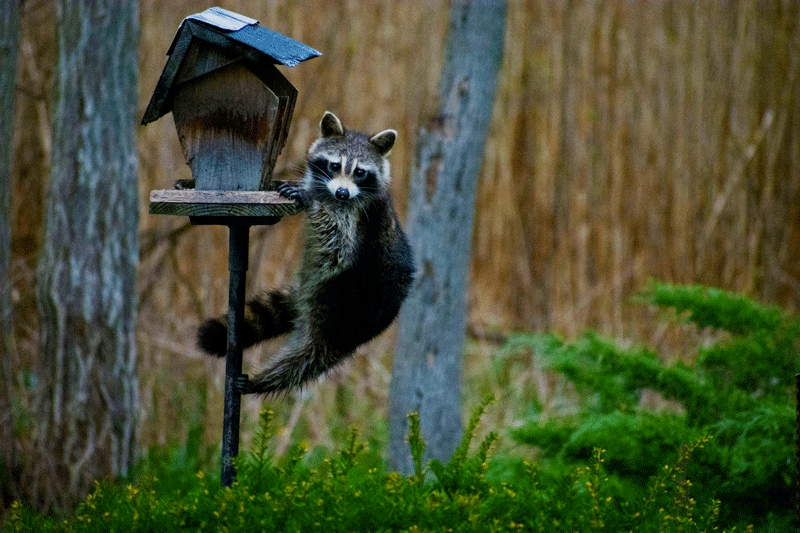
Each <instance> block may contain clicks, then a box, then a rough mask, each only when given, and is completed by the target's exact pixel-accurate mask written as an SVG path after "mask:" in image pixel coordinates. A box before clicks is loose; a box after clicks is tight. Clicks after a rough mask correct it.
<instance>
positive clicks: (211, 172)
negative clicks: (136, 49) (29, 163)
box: [142, 8, 320, 225]
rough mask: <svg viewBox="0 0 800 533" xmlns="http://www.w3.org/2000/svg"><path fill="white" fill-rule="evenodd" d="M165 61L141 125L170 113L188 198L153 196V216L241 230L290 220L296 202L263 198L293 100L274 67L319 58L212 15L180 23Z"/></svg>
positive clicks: (245, 21) (234, 19) (249, 23)
mask: <svg viewBox="0 0 800 533" xmlns="http://www.w3.org/2000/svg"><path fill="white" fill-rule="evenodd" d="M167 55H168V56H169V58H168V60H167V64H166V65H165V67H164V71H163V72H162V74H161V78H160V79H159V80H158V84H157V86H156V88H155V91H154V92H153V96H152V98H151V99H150V104H149V105H148V106H147V110H146V111H145V114H144V117H143V119H142V124H148V123H149V122H152V121H154V120H156V119H158V118H160V117H162V116H163V115H165V114H167V113H169V112H170V111H172V116H173V119H174V121H175V129H176V131H177V133H178V139H179V141H180V143H181V149H182V150H183V155H184V157H185V159H186V163H187V164H188V165H189V168H190V169H191V172H192V178H193V180H194V190H193V191H192V190H176V189H172V190H164V191H153V192H152V193H151V195H150V213H153V214H172V215H188V216H190V217H192V222H193V223H226V224H227V223H235V224H238V225H242V224H248V223H268V222H272V221H274V217H280V216H284V215H291V214H294V213H295V212H296V211H297V209H296V207H295V205H294V202H292V201H290V200H286V199H285V198H281V197H280V196H279V195H278V194H277V193H275V192H271V191H268V189H269V185H270V180H271V178H272V170H273V168H274V165H275V160H276V158H277V157H278V154H279V153H280V151H281V149H282V148H283V146H284V145H285V143H286V137H287V134H288V130H289V124H290V122H291V119H292V111H293V110H294V104H295V100H296V98H297V90H296V89H295V88H294V87H293V86H292V85H291V84H290V83H289V81H288V80H287V79H286V78H285V77H284V76H283V75H282V74H281V73H280V71H279V70H278V69H277V68H276V67H275V64H276V63H277V64H281V65H285V66H288V67H293V66H295V65H297V64H299V63H300V62H302V61H305V60H307V59H311V58H313V57H317V56H319V55H320V53H319V52H318V51H316V50H314V49H313V48H311V47H309V46H306V45H305V44H303V43H301V42H298V41H295V40H294V39H291V38H289V37H286V36H285V35H281V34H280V33H277V32H274V31H272V30H270V29H268V28H265V27H263V26H260V25H259V24H258V21H256V20H254V19H251V18H249V17H245V16H242V15H239V14H237V13H233V12H231V11H228V10H225V9H221V8H211V9H208V10H206V11H204V12H202V13H198V14H196V15H191V16H189V17H187V18H186V19H185V20H184V21H183V23H182V24H181V26H180V28H179V29H178V33H177V35H176V36H175V39H174V40H173V41H172V45H171V46H170V48H169V51H168V52H167ZM237 193H238V194H237ZM253 193H255V194H253ZM265 193H266V194H265ZM195 217H196V218H195ZM208 217H232V218H233V219H232V220H228V221H225V220H219V219H218V218H211V219H210V218H208ZM242 217H244V218H242Z"/></svg>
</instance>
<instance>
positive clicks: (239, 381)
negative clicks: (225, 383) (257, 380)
mask: <svg viewBox="0 0 800 533" xmlns="http://www.w3.org/2000/svg"><path fill="white" fill-rule="evenodd" d="M231 387H233V390H234V391H235V392H238V393H239V394H250V393H251V392H253V383H252V382H251V381H250V378H249V377H247V374H240V375H238V376H236V377H234V378H233V381H232V382H231Z"/></svg>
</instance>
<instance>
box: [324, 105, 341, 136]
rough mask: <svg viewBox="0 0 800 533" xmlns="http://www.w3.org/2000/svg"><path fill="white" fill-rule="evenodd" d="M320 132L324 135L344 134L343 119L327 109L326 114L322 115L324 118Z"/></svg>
mask: <svg viewBox="0 0 800 533" xmlns="http://www.w3.org/2000/svg"><path fill="white" fill-rule="evenodd" d="M319 134H320V135H321V136H322V137H334V136H342V135H344V127H343V126H342V121H341V120H339V118H338V117H337V116H336V115H334V114H333V113H331V112H330V111H325V114H324V115H322V120H321V121H320V122H319Z"/></svg>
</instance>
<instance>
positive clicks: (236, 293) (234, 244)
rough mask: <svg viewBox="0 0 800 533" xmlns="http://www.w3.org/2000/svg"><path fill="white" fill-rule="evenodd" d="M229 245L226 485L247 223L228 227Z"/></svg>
mask: <svg viewBox="0 0 800 533" xmlns="http://www.w3.org/2000/svg"><path fill="white" fill-rule="evenodd" d="M228 232H229V236H230V241H229V242H230V244H229V249H228V270H229V271H230V288H229V292H228V352H227V355H226V358H225V359H226V364H225V411H224V414H223V419H222V475H221V480H222V486H223V487H230V486H231V485H232V484H233V481H234V480H235V479H236V467H235V466H234V464H233V459H234V458H235V457H236V456H237V455H238V454H239V411H240V408H241V404H242V397H241V395H240V394H239V393H238V392H236V391H235V390H234V389H233V380H234V378H236V377H237V376H239V375H241V373H242V345H241V338H242V324H243V322H244V298H245V294H244V293H245V291H244V289H245V280H246V278H247V252H248V241H249V239H250V226H234V225H230V226H228Z"/></svg>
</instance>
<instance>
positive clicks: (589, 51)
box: [11, 0, 800, 454]
mask: <svg viewBox="0 0 800 533" xmlns="http://www.w3.org/2000/svg"><path fill="white" fill-rule="evenodd" d="M211 5H214V4H209V3H207V2H198V1H189V0H173V1H167V2H164V1H157V0H142V2H141V8H140V9H141V11H140V12H141V49H140V54H139V62H140V85H139V90H140V98H139V114H138V116H137V117H136V120H137V122H138V121H140V120H141V115H142V114H143V112H144V109H145V107H146V105H147V103H148V101H149V99H150V96H151V94H152V92H153V89H154V88H155V85H156V82H157V80H158V77H159V75H160V74H161V70H162V68H163V66H164V63H165V61H166V55H165V54H166V51H167V50H168V48H169V45H170V43H171V42H172V39H173V36H174V35H175V33H176V31H177V29H178V26H179V24H180V22H181V20H182V19H183V18H184V17H185V16H187V15H190V14H192V13H197V12H200V11H203V10H204V9H206V8H208V7H210V6H211ZM217 5H220V6H221V7H224V8H227V9H230V10H233V11H236V12H238V13H241V14H244V15H247V16H250V17H253V18H256V19H258V20H259V21H260V23H261V24H262V25H263V26H267V27H269V28H271V29H274V30H276V31H278V32H281V33H283V34H286V35H288V36H290V37H292V38H294V39H297V40H299V41H302V42H304V43H306V44H308V45H310V46H312V47H314V48H316V49H317V50H319V51H321V52H322V53H323V56H322V57H321V58H317V59H314V60H311V61H308V62H306V63H303V64H301V65H299V66H298V67H295V68H294V69H288V68H283V69H282V72H283V73H284V75H285V76H287V78H289V80H290V81H291V82H292V83H293V84H294V86H295V87H296V88H297V89H298V91H299V96H298V101H297V106H296V108H295V111H294V119H293V123H292V125H291V128H290V131H289V140H288V143H287V146H286V147H285V148H284V150H283V153H282V154H281V156H280V157H279V159H278V163H277V167H276V171H277V172H278V173H282V176H281V177H283V178H287V177H291V176H292V175H293V174H296V173H297V172H298V171H299V170H300V169H301V168H302V163H303V159H304V153H305V150H306V149H307V147H308V145H309V144H310V143H311V141H312V140H313V139H314V138H315V136H316V132H317V124H318V121H319V119H320V117H321V116H322V113H323V112H324V111H325V110H331V111H333V112H335V113H336V114H337V115H338V116H339V117H340V118H341V119H342V120H343V122H344V123H345V125H346V126H348V127H351V128H353V129H362V130H368V131H379V130H382V129H385V128H395V129H397V130H398V132H399V140H398V143H397V144H396V146H395V148H394V150H393V152H392V156H391V162H392V169H393V185H394V192H395V201H396V203H397V207H398V209H399V211H400V213H401V219H402V218H403V215H404V213H405V210H406V198H407V190H408V185H409V179H410V176H411V175H412V172H413V168H414V164H415V161H414V160H415V144H416V140H417V136H418V133H419V131H420V129H421V128H424V127H425V126H426V124H427V123H428V122H429V121H430V120H431V119H432V117H433V115H434V114H435V112H436V110H437V109H438V107H437V95H438V87H437V85H438V81H439V77H440V72H441V64H442V52H443V48H444V42H445V37H446V36H445V33H446V29H447V21H448V3H447V2H443V1H433V0H430V1H424V2H385V1H376V0H361V1H343V0H342V1H331V2H325V3H319V2H313V3H312V2H303V1H262V2H255V1H222V0H220V1H218V2H217ZM21 16H22V20H21V24H22V27H21V32H20V49H21V51H20V53H21V55H20V59H19V63H18V80H19V86H20V89H19V93H18V97H17V128H16V131H15V135H14V139H13V142H14V164H15V167H14V174H13V184H12V187H13V188H12V191H13V192H12V198H11V202H12V238H13V243H12V245H13V250H12V253H13V256H12V276H13V283H14V295H13V296H14V302H15V313H16V316H17V318H18V324H17V332H16V334H17V345H18V352H17V354H16V357H17V358H18V360H16V361H15V365H16V367H17V368H19V369H21V370H20V372H24V371H25V370H24V369H26V368H30V367H31V365H32V362H33V361H34V360H35V359H36V358H37V351H38V349H39V348H38V328H37V316H36V306H35V300H34V287H33V284H34V273H35V267H36V258H37V251H38V250H39V247H40V245H41V239H42V228H43V221H42V213H43V207H44V195H45V191H46V180H47V176H48V174H49V154H50V142H51V122H50V121H51V111H52V109H51V108H52V102H53V94H52V89H53V85H52V80H53V72H54V66H55V60H56V49H55V48H56V43H55V40H54V35H55V33H54V22H53V21H54V17H55V6H54V2H52V1H50V0H28V1H25V2H23V3H22V11H21ZM798 66H800V4H798V3H797V2H794V1H792V0H786V1H772V2H770V1H756V0H741V1H732V2H719V1H701V2H692V3H685V2H670V1H653V2H628V1H606V2H594V1H572V2H570V1H558V2H551V1H549V0H510V1H509V10H508V21H507V33H506V42H505V58H504V63H503V66H502V70H501V73H500V81H499V86H498V92H497V99H496V102H495V106H494V119H493V122H492V126H491V130H490V132H489V138H488V142H487V147H486V154H485V160H484V165H483V169H482V171H481V176H480V184H479V191H478V201H477V205H476V223H475V227H474V228H471V229H470V228H465V231H472V235H473V238H472V240H473V250H472V263H471V266H470V285H469V295H468V302H469V314H468V331H469V336H468V338H469V341H468V344H467V346H466V347H465V350H466V359H465V373H464V379H465V384H464V395H465V398H464V401H465V404H466V405H467V406H471V405H474V404H475V403H477V402H478V400H479V398H480V397H481V396H482V395H483V394H485V393H486V392H494V393H495V394H496V395H497V396H498V398H499V402H498V404H499V405H498V407H497V408H496V409H492V410H491V412H490V414H489V418H491V417H494V418H495V419H496V420H494V422H495V423H497V424H504V425H509V424H510V425H513V424H515V422H516V421H517V420H518V419H519V417H520V416H522V413H523V412H524V410H525V408H526V407H525V401H523V400H524V399H525V398H530V397H531V396H534V397H537V399H538V401H540V402H541V403H547V400H548V398H547V396H548V395H550V396H552V395H557V394H558V393H559V392H558V391H557V390H556V389H554V388H553V386H552V385H553V383H552V379H553V378H552V377H551V376H547V375H542V374H540V373H537V371H536V369H535V368H531V367H530V366H527V365H524V364H523V365H517V366H514V367H513V368H499V367H498V366H497V365H496V364H493V363H494V361H495V360H494V358H493V357H492V353H493V352H494V350H495V349H496V348H497V346H499V344H501V343H502V341H503V339H504V337H505V336H506V335H507V334H508V333H510V332H513V331H520V330H526V331H528V330H535V331H553V332H556V333H558V334H560V335H562V336H564V337H567V338H569V337H571V336H574V335H576V334H578V333H580V332H581V331H583V330H585V329H587V328H592V329H595V330H598V331H599V332H601V333H603V334H607V335H612V336H615V337H618V338H621V339H631V340H635V341H636V342H647V343H649V344H650V345H653V346H656V347H658V346H669V347H670V348H671V349H670V350H669V352H668V353H670V354H672V355H671V357H675V358H680V357H681V345H682V343H683V342H685V338H684V337H683V336H681V335H675V334H674V333H672V332H671V331H667V329H666V328H665V327H661V326H660V325H659V322H658V321H657V320H654V318H655V315H654V311H651V310H648V309H646V308H642V307H641V306H636V305H634V304H633V303H632V301H631V300H632V297H633V296H635V294H636V291H637V290H639V289H642V288H643V287H644V286H645V285H646V283H647V281H648V280H649V279H658V280H663V281H668V282H674V283H701V284H707V285H712V286H716V287H721V288H725V289H728V290H733V291H737V292H743V293H746V294H747V295H749V296H752V297H754V298H756V299H758V300H761V301H765V302H769V303H774V304H779V305H781V306H783V307H785V308H787V309H789V310H792V311H795V312H796V311H797V309H798V307H799V306H800V260H798V258H800V120H798V117H800V81H798ZM138 140H139V157H140V161H139V169H140V170H139V174H140V179H139V193H140V198H141V201H140V209H141V215H140V216H141V264H140V270H139V297H140V299H139V322H138V335H137V340H138V357H139V365H140V382H141V399H142V427H141V442H142V444H143V445H144V446H151V445H156V444H162V445H163V444H174V443H175V442H180V441H182V440H183V439H185V438H186V435H187V433H188V432H190V431H192V430H194V431H196V432H199V433H200V435H201V438H202V441H203V442H204V443H206V444H207V445H209V446H216V445H217V443H218V441H219V438H220V434H221V422H222V391H223V378H224V362H220V361H216V360H210V359H207V358H204V357H203V356H202V355H201V354H200V353H199V352H198V351H197V350H196V349H195V348H194V334H195V328H196V326H197V324H198V323H199V322H200V321H201V320H202V319H204V318H207V317H210V316H214V315H218V314H220V313H222V312H223V311H224V310H225V308H226V305H227V288H228V271H227V230H226V229H225V228H224V227H191V226H189V225H188V221H187V220H186V219H182V218H179V217H168V216H153V215H149V214H148V213H147V208H148V196H149V193H150V191H151V190H152V189H164V188H170V187H171V186H172V184H173V183H174V182H175V180H177V179H179V178H187V177H189V168H188V167H187V166H186V164H185V162H184V160H183V156H182V154H181V151H180V147H179V144H178V139H177V136H176V134H175V128H174V125H173V122H172V119H171V117H169V116H167V117H164V118H162V119H160V120H159V121H157V122H155V123H153V124H150V125H148V126H147V127H140V129H139V137H138ZM302 219H303V217H302V216H298V217H294V218H291V219H287V220H284V221H282V222H281V223H280V224H278V225H276V226H272V227H257V228H253V229H252V230H251V247H250V272H249V277H248V293H253V292H257V291H259V290H263V289H266V288H267V287H272V286H275V285H282V284H288V283H291V281H292V279H293V277H294V274H295V271H296V268H297V264H298V259H299V251H300V249H301V248H300V246H301V243H300V240H299V238H300V236H301V231H300V230H301V229H302ZM684 333H685V334H687V335H694V336H702V335H704V332H691V331H689V332H684ZM392 337H393V334H392V332H391V331H390V332H389V333H387V334H385V335H384V336H382V337H381V338H380V339H377V340H376V341H374V342H372V343H370V344H369V345H367V346H365V347H362V348H361V349H360V352H359V353H360V354H361V355H360V356H359V357H356V358H354V359H353V360H352V361H351V362H350V363H349V364H348V365H346V366H345V367H344V368H342V369H341V370H338V371H337V372H335V373H334V374H333V375H332V376H330V378H329V379H328V380H326V381H325V382H322V383H320V384H319V385H314V386H311V387H309V388H308V389H306V390H305V391H302V392H299V393H292V394H289V395H286V396H282V397H279V398H275V399H269V400H267V401H266V402H264V401H263V400H259V399H250V398H247V399H246V400H245V402H244V420H243V430H244V433H243V439H244V442H243V446H246V445H247V440H248V438H249V436H250V435H251V431H252V426H253V424H254V423H255V419H256V417H257V413H258V411H259V410H260V409H261V408H262V406H263V405H264V404H265V403H267V404H269V405H270V406H271V407H272V408H273V409H275V412H276V415H275V420H276V423H277V424H278V426H279V428H280V431H279V433H278V442H277V443H276V447H277V450H276V451H277V453H278V454H280V453H282V451H283V450H285V449H286V447H287V445H288V443H289V442H290V440H291V441H296V440H305V441H307V442H309V444H311V445H312V446H314V445H323V446H329V445H332V442H333V439H335V438H336V437H337V436H338V435H341V434H342V432H343V431H344V429H345V428H346V427H347V426H350V425H355V426H357V427H358V428H359V429H360V431H361V432H362V435H364V436H365V437H366V438H367V439H370V440H373V441H376V442H377V443H378V444H381V443H383V442H385V438H386V421H385V419H386V416H385V415H386V403H387V401H386V398H387V393H388V385H389V380H390V369H391V351H392ZM274 349H275V346H274V345H265V346H263V347H262V348H259V349H256V350H253V351H251V352H249V353H247V354H246V355H245V369H246V370H245V371H247V369H252V368H256V367H257V366H258V365H259V361H262V360H264V359H266V358H267V357H268V356H269V354H271V353H273V351H274ZM504 364H506V363H504ZM20 401H21V402H23V403H24V402H25V394H24V390H20ZM467 412H469V409H467Z"/></svg>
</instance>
